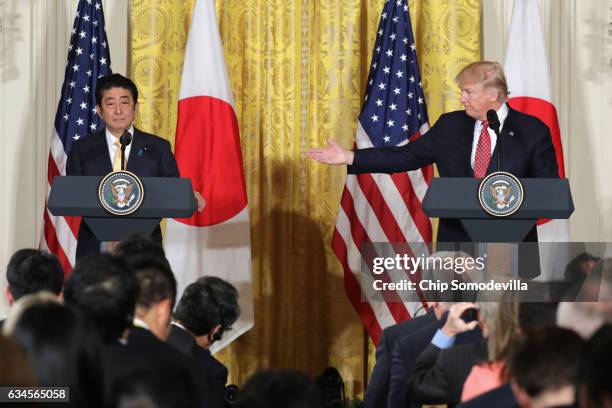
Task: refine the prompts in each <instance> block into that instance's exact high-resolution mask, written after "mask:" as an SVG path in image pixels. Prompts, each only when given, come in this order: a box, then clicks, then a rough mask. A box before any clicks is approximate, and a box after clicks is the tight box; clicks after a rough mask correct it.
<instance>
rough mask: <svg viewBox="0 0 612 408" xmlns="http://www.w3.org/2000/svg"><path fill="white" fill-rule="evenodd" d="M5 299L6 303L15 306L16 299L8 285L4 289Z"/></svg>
mask: <svg viewBox="0 0 612 408" xmlns="http://www.w3.org/2000/svg"><path fill="white" fill-rule="evenodd" d="M4 297H5V298H6V301H7V302H8V304H9V306H13V303H15V299H14V298H13V294H12V293H11V288H10V287H9V286H8V285H7V286H6V287H5V288H4Z"/></svg>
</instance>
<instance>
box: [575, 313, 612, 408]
mask: <svg viewBox="0 0 612 408" xmlns="http://www.w3.org/2000/svg"><path fill="white" fill-rule="evenodd" d="M610 367H612V325H610V324H606V325H604V326H602V327H600V328H599V329H598V330H597V331H596V332H595V334H593V336H592V337H591V338H590V339H589V340H588V341H587V342H586V345H585V347H584V351H583V353H582V358H581V359H580V364H579V367H578V379H577V381H576V385H577V388H578V390H577V399H578V401H577V403H578V404H577V405H578V407H579V408H612V387H611V386H610Z"/></svg>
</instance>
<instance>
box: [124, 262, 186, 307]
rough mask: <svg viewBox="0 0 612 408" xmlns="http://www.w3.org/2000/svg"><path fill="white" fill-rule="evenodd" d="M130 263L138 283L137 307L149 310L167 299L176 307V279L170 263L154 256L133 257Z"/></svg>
mask: <svg viewBox="0 0 612 408" xmlns="http://www.w3.org/2000/svg"><path fill="white" fill-rule="evenodd" d="M129 263H130V266H131V267H132V272H133V274H134V277H135V278H136V282H137V283H138V298H137V299H136V305H137V306H139V307H142V308H144V309H148V308H150V307H151V306H153V305H155V304H156V303H159V302H161V301H162V300H166V299H169V300H170V301H171V306H174V301H175V299H176V278H175V277H174V274H173V273H172V269H170V265H169V264H168V262H165V260H164V259H161V258H158V257H156V256H154V255H153V256H148V255H141V256H137V257H132V258H131V259H130V261H129Z"/></svg>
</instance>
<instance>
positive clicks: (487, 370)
mask: <svg viewBox="0 0 612 408" xmlns="http://www.w3.org/2000/svg"><path fill="white" fill-rule="evenodd" d="M517 298H518V293H517V292H514V291H508V292H505V293H504V294H503V295H502V297H501V299H500V301H499V304H498V306H497V308H496V309H497V310H496V311H495V316H494V318H493V319H492V321H491V324H490V326H489V328H488V329H489V337H488V338H487V351H488V359H487V361H485V362H483V363H479V364H476V365H475V366H474V367H472V369H471V371H470V373H469V375H468V376H467V378H466V380H465V384H464V385H463V391H462V393H461V401H467V400H469V399H472V398H474V397H476V396H478V395H480V394H483V393H485V392H487V391H490V390H492V389H495V388H497V387H499V386H501V385H502V383H503V382H504V377H505V375H504V371H505V368H506V362H507V361H506V359H507V357H508V353H509V351H510V346H511V342H512V341H514V340H516V337H517V336H518V333H519V323H518V309H519V308H518V302H517Z"/></svg>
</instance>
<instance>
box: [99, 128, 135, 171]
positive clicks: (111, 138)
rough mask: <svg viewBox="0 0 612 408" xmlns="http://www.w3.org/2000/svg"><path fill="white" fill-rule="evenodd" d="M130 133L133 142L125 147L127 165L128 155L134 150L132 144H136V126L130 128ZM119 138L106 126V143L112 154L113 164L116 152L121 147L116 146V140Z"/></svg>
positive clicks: (111, 160)
mask: <svg viewBox="0 0 612 408" xmlns="http://www.w3.org/2000/svg"><path fill="white" fill-rule="evenodd" d="M128 133H129V134H130V136H132V143H130V144H129V145H127V147H126V148H125V165H126V167H127V161H128V157H130V151H131V150H132V145H133V144H134V126H130V128H129V129H128ZM116 140H119V139H117V138H116V137H115V135H113V134H112V133H111V132H110V130H108V128H106V145H107V146H108V153H109V154H110V162H111V166H112V164H113V161H115V153H116V152H117V149H119V148H118V147H117V146H115V141H116Z"/></svg>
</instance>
